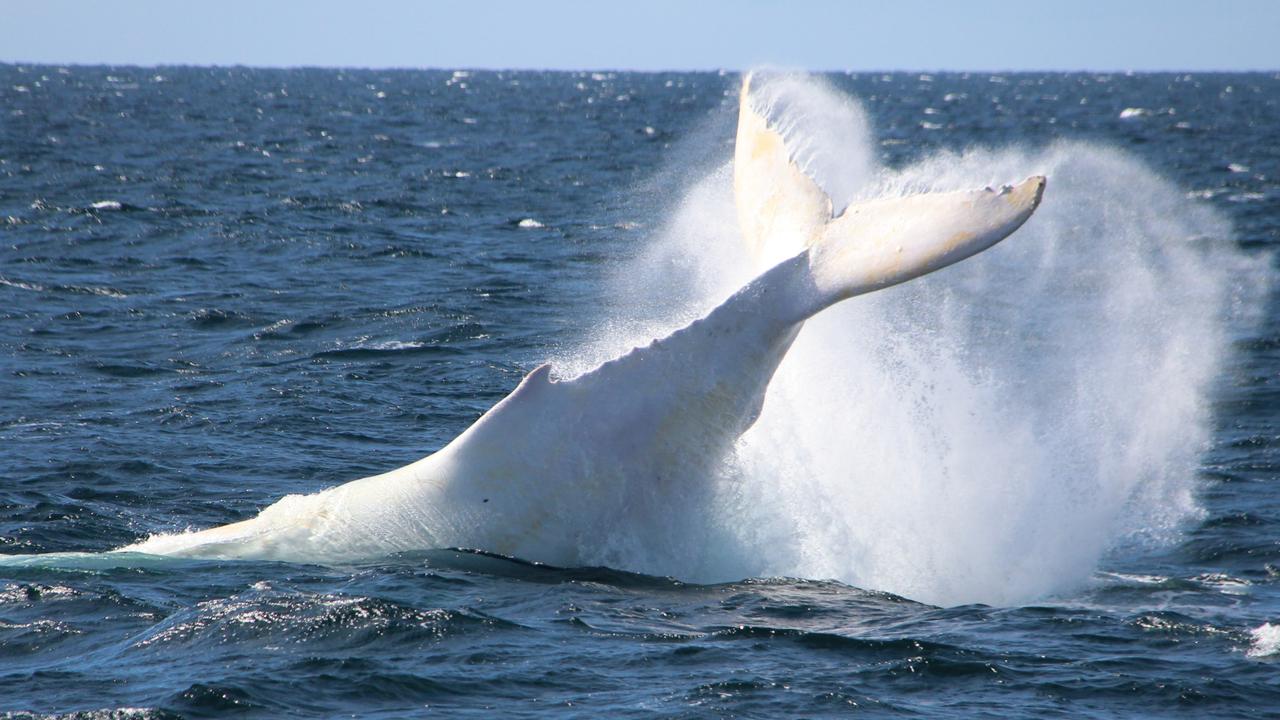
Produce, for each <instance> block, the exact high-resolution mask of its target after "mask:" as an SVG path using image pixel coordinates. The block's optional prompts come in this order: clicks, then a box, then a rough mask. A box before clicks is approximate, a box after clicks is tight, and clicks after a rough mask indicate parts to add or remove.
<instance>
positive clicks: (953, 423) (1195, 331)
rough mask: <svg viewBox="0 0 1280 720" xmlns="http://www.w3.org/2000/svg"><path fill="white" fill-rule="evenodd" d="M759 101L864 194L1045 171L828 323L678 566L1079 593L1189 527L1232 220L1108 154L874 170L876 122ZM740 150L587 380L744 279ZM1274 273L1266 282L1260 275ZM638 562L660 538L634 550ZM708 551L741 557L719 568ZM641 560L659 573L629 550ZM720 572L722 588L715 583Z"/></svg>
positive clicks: (950, 600)
mask: <svg viewBox="0 0 1280 720" xmlns="http://www.w3.org/2000/svg"><path fill="white" fill-rule="evenodd" d="M763 93H764V97H765V98H766V101H765V103H763V104H764V106H765V107H764V109H765V110H766V111H767V112H768V113H769V116H770V119H771V121H772V122H774V123H776V126H777V127H778V128H779V129H781V130H782V131H783V134H784V135H785V136H786V138H787V141H788V144H789V146H794V148H795V152H796V154H797V158H798V161H799V162H800V163H801V164H802V165H803V166H805V167H806V169H807V170H808V171H809V172H810V173H811V174H813V175H814V176H815V177H816V179H818V180H819V182H820V183H822V184H823V185H824V187H826V188H828V189H829V191H830V192H831V193H832V195H833V199H834V201H835V206H836V207H842V206H843V205H844V204H845V201H847V200H849V199H854V200H856V199H858V198H861V197H870V196H876V195H882V194H893V193H908V192H917V191H923V190H951V189H961V188H973V187H982V186H984V185H992V184H999V183H1006V182H1010V181H1016V180H1021V179H1022V178H1024V177H1027V176H1029V175H1033V174H1045V175H1047V176H1048V177H1049V186H1048V189H1047V191H1046V194H1045V198H1044V202H1043V205H1042V206H1041V208H1040V210H1039V211H1038V212H1037V214H1036V215H1035V216H1034V217H1033V218H1032V219H1031V220H1030V221H1029V222H1028V224H1027V225H1026V226H1025V227H1024V228H1023V229H1022V230H1020V231H1019V232H1018V233H1016V234H1015V235H1014V236H1013V237H1012V238H1010V239H1009V240H1008V241H1006V242H1005V243H1003V244H1002V245H1000V246H998V247H996V248H995V249H993V250H991V251H989V252H987V253H985V254H983V255H982V256H980V257H978V258H975V259H974V260H971V261H967V262H964V263H961V264H960V265H958V266H956V267H955V268H950V269H948V270H946V271H944V272H942V273H939V274H936V275H932V276H929V277H927V278H925V279H923V280H920V281H916V282H912V283H908V284H906V285H904V286H901V287H898V288H893V289H890V290H887V291H884V292H880V293H876V294H873V295H870V296H864V297H861V298H857V299H855V300H853V301H850V302H848V303H845V304H843V305H841V306H837V307H836V308H833V309H832V310H829V311H827V312H825V313H823V314H821V315H819V316H818V317H817V318H815V319H813V320H811V321H810V322H809V324H808V326H807V327H806V328H805V330H804V332H803V333H801V335H800V338H799V340H798V341H797V342H796V344H795V346H794V348H793V349H792V350H791V352H790V354H789V355H788V356H787V358H786V360H785V361H784V363H783V365H782V367H781V368H780V369H779V372H778V375H777V377H776V378H775V380H774V383H773V385H772V386H771V387H770V391H769V395H768V399H767V401H766V405H765V410H764V413H763V415H762V416H761V418H760V420H759V422H758V423H757V424H756V426H755V427H753V428H752V429H751V431H749V432H748V434H747V435H746V436H744V437H743V439H742V441H741V442H740V443H739V447H738V452H737V457H736V459H735V462H734V463H733V467H732V468H731V469H730V470H728V471H726V473H725V477H723V478H720V482H719V487H720V490H721V491H720V492H719V493H718V494H717V497H716V499H715V501H714V503H715V505H714V507H705V508H700V509H701V510H703V511H705V512H707V513H708V515H709V516H710V518H709V522H713V523H715V524H717V525H718V526H719V527H721V528H722V529H723V530H724V532H725V534H724V535H723V536H722V542H723V546H718V547H698V546H696V544H695V543H690V547H689V555H690V557H689V560H688V561H687V567H671V568H669V569H668V570H667V571H666V572H668V573H670V574H674V575H677V576H689V575H701V574H707V573H709V574H710V575H711V576H715V575H717V574H719V573H723V574H725V575H732V574H734V573H742V572H747V573H750V574H764V575H788V576H801V577H810V578H836V579H839V580H842V581H845V582H849V583H852V584H855V585H858V586H861V587H868V588H875V589H883V590H889V591H893V592H896V593H900V594H903V595H906V596H909V597H912V598H914V599H919V600H923V601H927V602H933V603H939V604H958V603H970V602H985V603H995V604H1005V603H1016V602H1023V601H1027V600H1031V599H1034V598H1039V597H1044V596H1046V595H1051V594H1053V593H1058V592H1066V591H1070V590H1071V589H1072V588H1075V587H1078V586H1079V585H1080V584H1082V583H1083V582H1085V581H1086V580H1087V579H1088V577H1089V576H1090V574H1091V572H1092V571H1093V570H1094V568H1095V567H1096V566H1097V563H1098V562H1099V560H1100V558H1102V557H1103V556H1104V554H1105V553H1106V552H1107V551H1108V550H1114V549H1116V548H1119V547H1133V546H1134V544H1135V543H1136V544H1139V545H1141V544H1145V543H1149V542H1152V541H1156V542H1159V541H1165V540H1168V539H1170V538H1173V537H1176V534H1177V532H1178V530H1179V528H1180V527H1182V526H1183V525H1184V524H1185V522H1186V521H1187V520H1188V519H1190V518H1194V517H1195V516H1196V515H1197V514H1198V513H1199V512H1200V510H1199V507H1198V505H1197V502H1196V499H1195V482H1196V471H1197V466H1198V461H1199V457H1200V454H1201V452H1202V451H1203V449H1204V448H1205V446H1206V444H1207V441H1208V439H1209V432H1210V416H1209V409H1208V406H1207V404H1206V392H1207V390H1208V387H1209V384H1210V383H1211V381H1212V380H1213V378H1214V377H1215V375H1216V374H1217V373H1218V371H1219V368H1220V367H1221V364H1222V360H1223V353H1224V352H1225V348H1226V347H1227V342H1226V337H1225V329H1224V328H1225V326H1226V321H1227V317H1228V315H1229V314H1230V313H1231V312H1232V309H1233V308H1238V306H1240V305H1241V304H1242V303H1245V302H1246V301H1247V300H1249V299H1250V292H1251V291H1250V290H1249V289H1248V288H1247V287H1245V286H1244V285H1246V284H1247V283H1246V282H1245V281H1243V280H1241V278H1243V277H1246V276H1251V277H1254V278H1257V277H1260V276H1261V274H1262V273H1261V268H1260V266H1258V265H1257V264H1256V263H1251V262H1250V261H1246V260H1245V259H1244V258H1242V257H1241V256H1240V255H1239V254H1238V252H1237V251H1235V250H1233V249H1232V244H1231V241H1230V235H1231V229H1230V227H1229V226H1228V224H1227V223H1226V222H1225V221H1223V220H1222V219H1221V218H1220V217H1218V216H1217V215H1216V214H1214V213H1213V212H1211V211H1210V210H1209V209H1207V208H1206V207H1204V206H1201V205H1198V204H1196V203H1194V202H1190V201H1188V200H1186V199H1185V193H1184V191H1183V190H1181V189H1179V188H1177V187H1175V186H1173V185H1172V184H1170V183H1169V182H1167V181H1165V180H1163V179H1161V178H1160V177H1159V176H1158V175H1157V174H1156V173H1154V172H1153V171H1152V170H1151V169H1150V168H1148V167H1146V166H1145V165H1144V164H1143V163H1142V162H1140V161H1138V160H1136V159H1134V158H1133V157H1131V156H1129V155H1127V154H1125V153H1124V152H1122V151H1119V150H1117V149H1114V148H1110V147H1106V146H1100V145H1092V144H1086V143H1079V142H1063V143H1059V144H1055V145H1052V146H1050V147H1046V148H1037V149H1027V148H1019V147H1011V148H998V149H973V150H970V151H967V152H964V153H962V154H955V153H941V154H936V155H933V156H929V157H925V158H923V159H921V160H920V161H918V162H916V163H914V164H912V165H910V166H907V167H902V168H885V167H878V166H876V164H875V163H874V161H873V160H872V158H873V157H874V147H875V146H874V143H873V140H872V137H871V133H870V131H869V129H868V125H867V122H866V120H865V114H864V113H863V112H862V111H861V110H860V109H859V108H858V106H857V105H856V104H855V103H854V102H853V101H852V100H850V99H849V98H846V97H843V96H841V95H839V94H837V93H835V92H834V91H833V90H831V89H830V88H829V87H826V86H825V85H823V84H821V83H816V82H809V81H806V80H803V79H797V78H787V79H785V84H781V85H775V86H774V87H773V89H772V90H765V91H763ZM731 186H732V169H731V167H729V166H728V165H724V166H721V167H719V168H718V169H716V170H715V171H713V172H710V173H708V174H707V175H706V176H705V177H703V178H702V179H701V180H700V181H698V182H696V183H694V184H693V185H692V186H691V188H690V189H689V191H688V193H687V195H686V196H685V197H684V199H683V201H682V202H681V203H680V205H679V207H678V208H676V209H675V210H674V211H673V212H672V216H671V221H670V223H669V225H668V226H667V227H666V228H665V230H664V231H663V232H661V233H660V234H659V235H658V236H657V237H655V238H654V240H653V244H652V245H651V246H650V247H649V248H648V250H647V251H646V252H645V253H643V254H641V255H640V256H639V257H638V258H637V259H636V260H634V261H632V262H629V263H627V264H626V265H625V267H623V268H621V270H620V272H618V274H617V279H616V281H615V282H614V290H615V292H616V297H617V298H618V302H617V305H616V307H615V309H614V310H613V312H612V315H611V317H609V318H608V319H607V320H606V321H605V322H604V323H603V324H602V326H601V329H600V331H599V332H598V333H597V335H596V337H595V338H594V340H593V343H592V345H591V346H590V347H588V348H586V349H584V350H581V351H575V352H572V353H566V355H567V356H568V357H566V358H562V359H561V360H560V364H561V365H563V366H564V367H565V368H567V369H568V370H569V371H570V372H572V371H573V370H575V369H583V368H585V367H588V366H590V365H591V364H593V363H595V362H597V361H598V360H600V359H603V358H605V357H607V356H609V355H612V354H616V353H617V352H618V351H620V350H622V349H624V348H626V347H629V346H631V345H635V344H640V343H641V342H644V341H647V340H648V338H650V337H653V336H655V335H660V334H662V333H663V332H664V331H668V330H670V329H672V328H674V327H677V326H679V325H681V324H683V323H684V322H687V321H688V320H689V319H691V318H692V317H694V316H696V315H697V314H699V313H701V312H703V311H705V310H706V309H707V308H709V307H711V306H713V305H714V304H715V303H716V302H718V301H719V300H720V299H722V298H723V297H725V296H726V295H727V294H728V293H730V292H731V291H732V290H733V289H735V288H737V287H738V286H740V285H741V284H742V283H743V282H745V280H747V279H748V278H749V277H751V276H752V275H753V274H754V273H755V272H756V270H757V269H756V268H752V267H750V265H749V261H748V260H747V258H746V257H745V255H746V253H745V252H744V251H743V249H742V247H741V241H740V239H739V236H738V232H737V228H736V227H735V223H734V222H733V221H732V220H730V218H733V217H735V214H734V208H733V195H732V187H731ZM1255 270H1256V271H1258V272H1253V271H1255ZM638 552H641V551H638ZM707 556H711V557H717V558H722V559H723V563H724V565H723V566H722V567H719V568H711V569H709V570H708V568H707V566H706V564H705V559H706V557H707ZM631 560H633V561H634V562H633V563H632V566H633V567H646V566H647V565H648V563H647V562H646V560H645V559H644V558H641V557H636V558H632V559H631ZM703 579H721V578H714V577H705V578H703Z"/></svg>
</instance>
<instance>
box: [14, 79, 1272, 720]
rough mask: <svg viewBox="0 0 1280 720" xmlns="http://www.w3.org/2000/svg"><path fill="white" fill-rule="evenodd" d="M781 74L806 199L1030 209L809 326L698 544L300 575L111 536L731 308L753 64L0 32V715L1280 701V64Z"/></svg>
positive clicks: (402, 457)
mask: <svg viewBox="0 0 1280 720" xmlns="http://www.w3.org/2000/svg"><path fill="white" fill-rule="evenodd" d="M778 82H779V85H777V86H776V87H778V88H781V89H780V90H778V92H777V93H776V96H775V97H774V99H775V100H776V101H777V102H776V104H775V105H774V106H771V109H772V110H775V111H777V112H778V113H781V114H783V115H787V117H789V118H790V120H789V121H788V123H787V124H786V127H787V129H788V141H789V142H794V143H796V153H797V157H798V159H800V160H802V161H803V164H805V166H806V169H808V170H809V171H810V172H811V173H812V174H814V175H815V176H816V177H817V178H818V179H819V181H820V182H822V183H823V185H824V187H826V188H827V190H828V191H829V192H830V193H831V195H832V197H833V198H834V200H835V207H836V209H837V210H839V209H840V208H842V207H844V205H845V204H847V203H848V202H849V201H851V200H857V199H859V198H863V197H871V196H875V195H878V194H883V193H886V192H889V193H892V192H909V191H915V190H922V189H932V188H950V187H982V186H983V185H987V184H999V183H1002V182H1013V181H1017V180H1021V179H1022V178H1023V177H1026V176H1027V175H1030V174H1034V173H1041V172H1043V173H1046V174H1047V175H1048V177H1049V185H1048V188H1047V190H1046V194H1045V201H1044V205H1043V207H1042V208H1041V210H1040V211H1039V212H1038V213H1037V215H1036V216H1035V217H1033V218H1032V219H1031V221H1030V222H1029V223H1028V224H1027V226H1026V227H1025V228H1023V230H1021V231H1019V232H1018V233H1016V234H1015V235H1014V236H1013V237H1011V238H1010V239H1009V240H1007V241H1006V242H1005V243H1003V244H1002V245H1001V246H999V247H997V248H995V249H994V250H992V251H990V252H988V253H985V254H983V255H981V256H978V257H976V258H974V259H972V260H969V261H966V262H965V263H962V264H960V265H958V266H956V267H955V268H949V269H947V270H945V271H943V272H941V273H939V274H938V275H936V276H931V277H930V278H926V279H924V280H922V281H918V282H913V283H910V284H908V285H905V286H903V287H901V288H895V289H893V290H888V291H884V292H882V293H877V294H875V295H869V296H865V297H864V298H858V299H855V300H852V301H850V302H848V303H845V304H844V306H841V307H840V308H836V309H833V310H832V311H831V312H830V313H829V314H828V315H824V316H822V317H820V318H818V319H815V320H814V321H813V322H812V323H811V326H810V327H808V328H806V330H805V331H804V333H803V334H802V335H801V338H800V340H799V341H798V343H797V345H796V347H795V349H794V350H793V355H794V357H790V356H789V357H788V359H787V361H786V363H784V365H783V367H782V368H781V369H780V371H779V376H778V378H777V381H776V382H775V386H776V387H774V388H772V389H771V394H770V396H769V399H768V401H767V402H766V406H765V410H764V413H763V415H762V416H761V419H760V422H759V424H758V425H757V427H755V428H753V429H752V430H751V431H750V432H749V433H748V434H747V435H746V436H744V438H743V440H742V442H741V443H740V446H739V448H737V450H736V451H735V453H734V456H733V457H730V458H726V459H725V461H724V464H725V470H724V471H723V472H722V473H717V474H716V475H715V476H714V477H707V478H705V482H706V483H708V484H710V486H711V487H713V488H714V492H712V493H710V499H707V498H706V497H702V496H700V498H701V499H700V500H699V501H698V502H699V503H701V504H699V505H697V506H696V508H695V509H696V510H697V517H705V520H706V523H707V526H708V527H709V528H713V529H714V531H715V532H713V533H712V534H711V535H710V537H713V538H714V542H707V541H706V537H708V536H706V535H703V534H701V533H691V534H690V537H688V538H682V537H671V536H665V537H662V538H657V537H653V538H647V537H646V535H645V533H646V528H643V527H633V528H619V529H618V530H617V532H618V533H619V536H618V537H614V536H608V537H599V538H589V537H587V538H583V540H582V541H583V543H584V544H586V545H587V546H585V547H584V548H583V556H584V557H598V558H599V560H600V562H599V563H597V564H593V565H592V566H589V567H578V568H558V567H549V566H545V565H540V564H537V563H533V562H529V561H528V559H525V558H507V557H499V556H494V555H491V554H486V553H484V552H482V551H483V550H484V548H479V549H459V548H422V549H421V550H420V551H417V552H411V553H404V552H400V553H392V554H388V555H387V556H385V557H371V558H369V559H368V560H366V561H361V562H359V563H350V562H348V563H340V564H332V565H326V564H315V565H309V564H308V565H303V564H289V563H278V562H265V561H255V560H237V561H231V560H198V559H174V558H164V557H154V556H143V555H137V554H124V555H121V554H104V553H106V551H110V550H114V549H116V548H120V547H123V546H126V545H129V544H132V543H135V542H138V541H141V540H144V539H146V538H148V537H150V536H152V535H157V534H165V533H176V532H183V531H185V530H189V529H199V528H205V527H210V526H214V525H218V524H223V523H228V522H233V521H237V520H243V519H247V518H249V517H252V516H254V515H255V514H256V513H257V512H258V511H259V510H261V509H262V508H264V507H266V506H268V505H270V504H271V503H273V502H275V501H276V500H277V499H279V498H281V497H282V496H285V495H287V494H291V493H310V492H315V491H318V490H321V489H323V488H326V487H329V486H332V485H335V484H338V483H341V482H344V481H347V480H352V479H355V478H358V477H362V476H365V475H370V474H375V473H378V472H382V471H385V470H389V469H392V468H395V467H398V466H400V465H403V464H405V463H408V462H411V461H413V460H416V459H418V458H420V457H422V456H425V455H427V454H429V453H430V452H432V451H434V450H436V449H438V448H440V447H441V446H443V445H444V444H445V443H447V442H448V441H449V440H450V439H452V438H453V437H455V436H456V435H457V434H458V433H459V432H461V431H462V430H464V429H465V428H466V427H468V426H469V424H470V423H472V422H473V421H474V420H475V419H476V418H477V417H479V415H480V414H481V413H482V412H484V411H485V410H487V409H488V408H489V407H491V406H492V405H493V404H494V403H495V402H496V401H498V400H499V399H501V398H502V397H503V396H505V395H506V394H507V393H508V392H510V391H511V390H512V389H513V388H514V387H515V385H516V384H517V383H518V382H519V380H520V378H521V377H522V376H523V374H525V373H526V372H528V371H529V370H531V369H533V368H534V367H536V366H537V365H539V364H541V363H542V362H544V361H547V360H551V361H553V362H554V363H555V366H556V367H557V368H558V372H560V373H561V374H563V375H571V374H573V373H575V372H581V371H582V370H585V369H588V368H589V367H591V366H592V365H593V364H594V363H596V362H599V361H601V360H603V359H607V358H608V357H609V356H610V355H612V354H615V353H618V352H622V351H624V350H626V349H627V348H628V347H630V346H632V345H636V344H640V343H644V342H647V341H648V339H649V338H652V337H654V336H655V335H659V334H662V333H665V332H668V331H670V330H672V329H674V328H676V327H679V326H680V325H681V324H683V323H684V322H687V321H688V320H690V319H692V318H694V317H696V316H697V315H699V314H700V313H702V312H705V311H706V310H707V309H709V308H710V307H712V306H714V304H715V303H716V302H717V301H718V300H719V299H723V298H724V297H726V296H727V295H728V294H729V293H730V292H732V290H733V289H734V288H736V287H737V286H739V285H740V284H741V283H742V282H744V281H745V280H746V279H749V278H750V277H751V273H752V271H751V270H750V269H749V268H748V267H746V266H745V264H744V263H743V261H742V260H741V258H740V256H741V255H742V250H741V247H739V246H738V245H737V244H736V243H737V236H736V234H737V230H736V223H737V219H736V216H735V214H734V209H733V202H732V192H731V185H732V181H731V178H732V174H731V166H730V159H731V157H732V151H733V133H734V127H735V118H736V113H737V105H738V87H739V83H740V77H739V76H738V75H736V74H716V73H688V74H677V73H673V74H640V73H564V72H561V73H542V72H479V71H476V72H452V71H437V70H431V71H408V70H405V71H373V70H336V69H298V70H258V69H249V68H216V69H210V68H176V67H174V68H169V67H165V68H136V67H68V68H63V67H55V66H14V65H0V113H2V115H0V712H6V713H9V714H8V715H5V717H46V716H66V715H70V716H74V717H102V718H108V717H109V718H126V717H127V718H134V717H136V718H153V717H154V718H161V717H163V718H172V717H221V716H228V715H235V716H240V717H262V718H283V717H326V716H331V717H337V716H356V717H370V718H398V717H409V716H419V715H430V714H437V715H442V716H447V717H462V716H468V717H495V716H533V715H541V714H555V715H557V716H566V717H602V716H608V717H651V716H663V717H665V716H671V717H821V716H843V715H855V714H863V715H869V716H893V717H930V718H955V717H990V718H1005V717H1070V718H1088V717H1096V718H1104V717H1171V716H1178V717H1194V718H1210V717H1223V718H1226V717H1263V716H1280V664H1278V663H1280V430H1278V429H1277V420H1278V419H1280V315H1278V314H1277V311H1278V308H1277V305H1276V300H1275V296H1274V294H1273V293H1274V285H1275V283H1274V281H1275V279H1276V277H1277V273H1276V270H1275V267H1276V261H1275V257H1274V255H1273V252H1274V249H1275V248H1276V247H1277V246H1280V143H1277V142H1276V138H1277V132H1278V130H1280V75H1275V74H1270V73H1254V74H1199V73H1197V74H1192V75H1184V74H1156V75H1153V74H1139V75H1124V74H1113V75H1098V74H1008V75H991V74H946V73H943V74H935V75H920V74H916V73H912V74H906V73H893V74H878V73H877V74H857V75H830V76H823V77H820V78H809V79H804V78H792V79H790V80H787V81H785V82H784V81H782V80H779V81H778ZM787 83H790V84H787ZM788 113H789V115H788ZM538 481H539V482H554V481H555V479H554V478H539V479H538ZM623 533H625V538H623V539H625V540H627V541H628V542H626V543H621V542H620V540H619V538H621V537H622V534H623ZM647 539H651V540H652V541H653V542H652V547H653V548H657V547H659V546H660V547H661V548H662V549H663V552H661V553H659V552H657V550H656V549H654V550H652V551H650V550H648V549H647V548H649V547H650V544H649V543H647V542H646V540H647Z"/></svg>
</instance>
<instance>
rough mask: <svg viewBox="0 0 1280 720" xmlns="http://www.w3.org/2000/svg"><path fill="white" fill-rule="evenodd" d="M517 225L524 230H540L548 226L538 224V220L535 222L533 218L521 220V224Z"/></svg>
mask: <svg viewBox="0 0 1280 720" xmlns="http://www.w3.org/2000/svg"><path fill="white" fill-rule="evenodd" d="M516 225H518V226H519V227H522V228H540V227H546V225H543V224H542V223H540V222H538V221H537V220H534V219H533V218H525V219H523V220H521V221H520V222H518V223H516Z"/></svg>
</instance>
